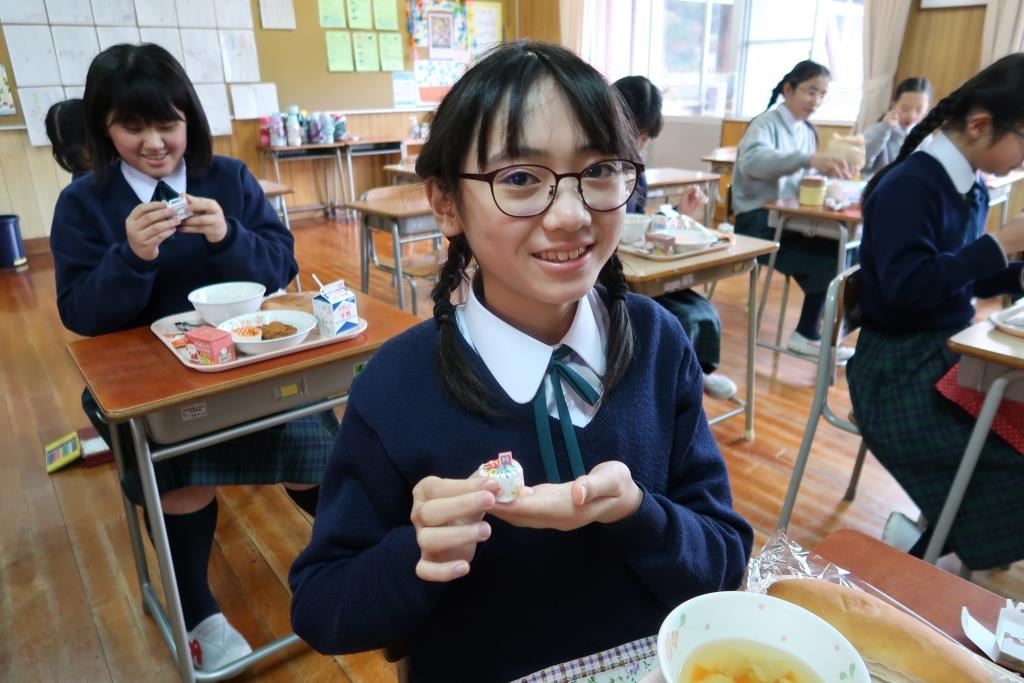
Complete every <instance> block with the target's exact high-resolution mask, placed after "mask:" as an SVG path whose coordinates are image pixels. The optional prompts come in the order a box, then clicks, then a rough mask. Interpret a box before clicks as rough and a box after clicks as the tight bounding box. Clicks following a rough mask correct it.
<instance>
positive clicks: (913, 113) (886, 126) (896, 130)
mask: <svg viewBox="0 0 1024 683" xmlns="http://www.w3.org/2000/svg"><path fill="white" fill-rule="evenodd" d="M931 100H932V84H931V83H929V82H928V79H927V78H919V77H915V78H905V79H903V80H902V81H900V84H899V85H897V86H896V92H895V93H894V94H893V98H892V105H891V108H890V109H889V111H888V112H887V113H886V114H885V115H884V116H883V117H882V118H880V119H879V120H878V122H877V123H875V124H873V125H871V126H868V127H867V129H866V130H865V131H864V155H865V156H864V158H865V162H864V168H863V169H862V171H861V172H862V173H863V174H865V175H871V174H874V173H877V172H878V171H880V170H882V169H883V168H885V167H886V166H888V165H889V164H891V163H892V162H893V160H895V159H896V157H897V156H898V155H899V153H900V148H901V147H902V146H903V141H904V140H906V139H907V135H909V134H910V131H911V130H913V128H914V126H916V125H917V124H918V123H919V122H920V121H921V119H923V118H924V117H925V115H926V114H927V113H928V109H929V108H930V107H931Z"/></svg>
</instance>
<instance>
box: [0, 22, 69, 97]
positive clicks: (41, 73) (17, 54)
mask: <svg viewBox="0 0 1024 683" xmlns="http://www.w3.org/2000/svg"><path fill="white" fill-rule="evenodd" d="M4 38H5V39H6V40H7V51H8V53H9V54H10V55H11V67H12V68H13V69H14V80H15V81H16V82H17V84H18V87H19V88H24V87H26V86H37V85H60V69H59V68H58V67H57V53H56V51H55V50H54V49H53V40H51V38H50V27H49V26H45V25H42V26H4Z"/></svg>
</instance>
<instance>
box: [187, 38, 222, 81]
mask: <svg viewBox="0 0 1024 683" xmlns="http://www.w3.org/2000/svg"><path fill="white" fill-rule="evenodd" d="M181 49H182V52H183V53H184V55H185V72H186V73H188V77H189V78H191V79H192V82H193V83H223V82H224V67H223V65H222V64H221V58H220V43H219V42H218V40H217V31H216V29H212V28H183V29H181Z"/></svg>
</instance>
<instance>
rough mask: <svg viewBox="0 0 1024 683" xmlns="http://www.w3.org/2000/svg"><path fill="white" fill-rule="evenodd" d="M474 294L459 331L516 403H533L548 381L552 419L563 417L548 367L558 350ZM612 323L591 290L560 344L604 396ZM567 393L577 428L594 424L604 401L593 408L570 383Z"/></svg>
mask: <svg viewBox="0 0 1024 683" xmlns="http://www.w3.org/2000/svg"><path fill="white" fill-rule="evenodd" d="M473 289H474V288H473V287H470V288H469V299H468V300H467V301H466V303H465V304H462V305H460V306H458V307H457V308H456V310H455V320H456V322H457V323H458V326H459V332H461V333H462V336H463V337H464V338H465V339H466V341H467V342H469V345H470V346H472V347H473V349H474V350H475V351H476V352H477V353H478V354H480V358H481V360H483V362H484V365H486V366H487V369H488V370H489V371H490V372H491V375H493V376H494V379H495V380H496V381H497V382H498V384H499V385H500V386H501V388H502V389H503V390H504V391H505V393H506V394H508V396H509V398H511V399H512V400H513V401H515V402H516V403H519V404H526V403H530V402H532V401H533V398H534V396H536V394H537V390H538V388H539V387H540V385H541V382H542V381H543V382H544V385H545V387H546V389H545V392H544V393H545V396H546V398H547V407H548V414H549V415H551V416H552V417H555V418H557V417H558V408H557V406H556V405H555V399H554V393H553V391H552V387H551V380H550V378H547V369H548V363H549V362H550V360H551V354H552V353H553V352H554V350H555V347H554V346H549V345H548V344H545V343H544V342H542V341H538V340H537V339H534V338H533V337H531V336H530V335H528V334H526V333H524V332H521V331H520V330H518V329H516V328H515V327H513V326H511V325H509V324H508V323H506V322H505V321H504V320H502V319H501V318H499V317H498V316H496V315H494V314H493V313H492V312H491V311H490V310H488V309H487V307H486V306H484V304H483V303H482V302H481V301H480V300H479V299H478V298H477V296H476V293H475V292H474V291H473ZM608 323H609V318H608V309H607V308H606V307H605V305H604V302H603V301H602V300H601V297H600V296H599V295H598V293H597V291H596V290H594V289H591V290H590V292H588V293H587V295H586V296H585V297H583V298H582V299H580V301H579V305H578V306H577V307H576V315H575V317H574V318H573V321H572V324H571V325H570V326H569V331H568V332H566V333H565V336H564V337H563V338H562V340H561V342H559V344H564V345H566V346H568V347H569V348H571V349H572V351H573V353H572V354H571V355H570V356H569V358H568V360H567V362H566V364H567V365H568V366H569V367H570V368H572V369H573V370H575V371H576V372H578V373H579V374H580V375H581V376H582V377H583V379H584V380H586V381H587V382H589V383H590V384H591V386H593V387H594V388H595V389H597V391H598V394H600V393H601V392H602V389H601V383H600V379H599V378H601V377H603V376H604V373H605V369H606V367H607V366H606V354H607V347H608ZM556 346H557V345H556ZM562 393H563V395H564V396H565V402H566V405H567V406H568V407H569V415H570V417H571V418H572V423H573V424H574V425H576V426H577V427H585V426H586V425H588V424H589V423H590V420H591V419H592V418H593V417H594V415H595V414H596V413H597V410H598V408H599V407H600V405H601V399H600V398H599V399H598V401H597V404H596V405H593V406H591V405H588V404H587V402H586V401H584V400H583V399H582V398H581V397H580V396H579V395H578V394H577V393H576V391H575V389H573V388H572V387H571V386H569V385H568V384H566V383H565V382H564V381H563V382H562Z"/></svg>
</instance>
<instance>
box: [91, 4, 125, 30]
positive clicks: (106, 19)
mask: <svg viewBox="0 0 1024 683" xmlns="http://www.w3.org/2000/svg"><path fill="white" fill-rule="evenodd" d="M92 16H93V17H94V18H95V20H96V24H97V25H98V26H135V5H134V4H133V3H132V0H92Z"/></svg>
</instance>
